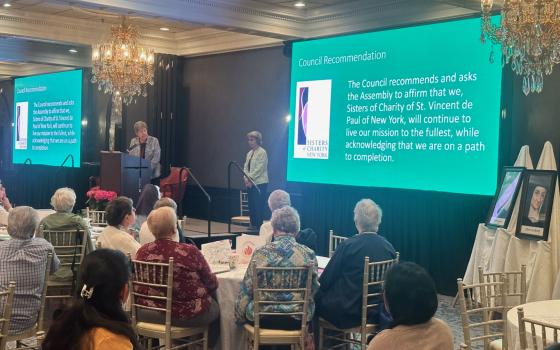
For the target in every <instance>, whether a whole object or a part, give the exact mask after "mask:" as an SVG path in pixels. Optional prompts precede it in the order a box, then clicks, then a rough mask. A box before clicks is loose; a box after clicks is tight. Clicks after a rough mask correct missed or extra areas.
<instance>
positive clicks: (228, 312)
mask: <svg viewBox="0 0 560 350" xmlns="http://www.w3.org/2000/svg"><path fill="white" fill-rule="evenodd" d="M246 270H247V266H238V267H237V268H235V269H233V270H231V271H229V272H224V273H220V274H217V275H216V277H218V290H217V292H216V294H217V298H218V304H219V305H220V339H219V341H218V343H217V344H216V346H214V348H213V350H244V349H246V348H247V337H246V336H245V334H244V331H243V326H242V325H238V324H237V323H235V313H234V308H235V300H236V299H237V295H238V294H239V290H240V289H241V282H242V281H243V277H244V276H245V271H246Z"/></svg>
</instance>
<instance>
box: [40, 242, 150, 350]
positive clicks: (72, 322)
mask: <svg viewBox="0 0 560 350" xmlns="http://www.w3.org/2000/svg"><path fill="white" fill-rule="evenodd" d="M129 277H130V264H129V262H128V259H127V258H126V256H125V255H124V254H123V253H121V252H119V251H116V250H110V249H99V250H96V251H94V252H92V253H91V254H89V255H87V256H86V257H85V258H84V261H83V263H82V265H81V268H80V277H79V284H78V286H79V288H78V291H77V295H76V296H75V298H74V300H73V302H72V304H70V306H69V307H68V308H67V309H65V310H64V311H63V312H62V313H61V314H60V315H59V316H58V317H57V318H56V319H55V321H54V322H53V324H52V325H51V327H50V328H49V332H48V333H47V336H46V338H45V340H44V341H43V345H42V349H43V350H58V349H60V350H102V349H112V350H132V349H140V348H141V347H140V345H139V344H138V340H137V336H136V333H135V332H134V329H133V328H132V326H131V324H130V320H129V318H128V316H127V315H126V313H125V312H124V310H123V307H122V303H123V302H124V301H125V300H126V298H127V297H128V279H129Z"/></svg>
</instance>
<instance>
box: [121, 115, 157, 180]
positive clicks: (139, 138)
mask: <svg viewBox="0 0 560 350" xmlns="http://www.w3.org/2000/svg"><path fill="white" fill-rule="evenodd" d="M134 133H135V134H136V137H134V138H133V139H132V140H130V147H128V154H130V155H132V156H136V157H140V158H144V159H146V160H148V161H150V168H151V169H152V179H157V178H158V177H160V175H161V165H160V164H159V160H160V158H161V148H160V147H159V141H158V139H157V138H155V137H153V136H150V135H148V125H146V123H144V122H143V121H138V122H136V123H134Z"/></svg>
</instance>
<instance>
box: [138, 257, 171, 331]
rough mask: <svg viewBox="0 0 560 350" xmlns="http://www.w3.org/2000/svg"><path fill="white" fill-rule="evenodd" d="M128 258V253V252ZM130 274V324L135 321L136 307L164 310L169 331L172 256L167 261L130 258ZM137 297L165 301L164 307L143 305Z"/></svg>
mask: <svg viewBox="0 0 560 350" xmlns="http://www.w3.org/2000/svg"><path fill="white" fill-rule="evenodd" d="M129 258H130V254H129ZM131 261H132V276H131V278H130V280H129V287H130V288H129V289H130V297H131V301H130V302H131V311H132V324H133V325H135V324H136V322H137V309H145V310H154V311H161V312H165V329H166V332H167V333H169V332H170V331H171V305H172V301H173V258H169V263H168V264H165V263H154V262H145V261H139V260H132V259H131ZM138 298H141V299H144V300H150V301H152V302H157V303H162V302H164V303H165V308H160V307H151V306H145V305H142V304H140V303H139V302H138Z"/></svg>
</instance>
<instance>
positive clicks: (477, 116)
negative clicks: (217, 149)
mask: <svg viewBox="0 0 560 350" xmlns="http://www.w3.org/2000/svg"><path fill="white" fill-rule="evenodd" d="M494 20H496V19H494ZM366 50H368V51H370V52H372V51H386V52H387V59H386V60H378V61H365V62H357V63H344V64H332V65H324V64H323V65H320V66H313V67H299V64H298V61H299V60H300V59H301V58H303V59H311V58H317V57H320V56H324V55H328V56H344V55H350V54H361V53H363V52H364V51H366ZM490 50H491V49H490V45H489V44H486V45H483V44H481V42H480V19H479V18H474V19H464V20H456V21H449V22H442V23H436V24H429V25H422V26H415V27H407V28H401V29H394V30H386V31H380V32H371V33H365V34H356V35H349V36H339V37H333V38H327V39H318V40H310V41H302V42H295V43H294V44H293V50H292V78H291V97H290V114H291V116H292V118H291V121H290V128H289V138H288V170H287V178H288V181H296V182H311V183H324V184H342V185H354V186H373V187H391V188H406V189H420V190H434V191H443V192H454V193H466V194H480V195H493V194H494V192H495V189H496V182H497V175H498V164H497V163H498V144H499V124H500V99H501V77H502V68H501V56H500V54H499V53H500V48H499V47H495V48H494V51H495V62H494V63H490V62H489V55H490ZM469 71H470V72H475V73H477V76H478V79H477V81H476V82H475V83H472V84H457V85H456V86H457V87H460V88H461V89H462V90H463V93H464V98H467V99H469V100H471V101H472V102H473V105H474V108H473V109H471V110H470V111H468V114H470V115H471V116H472V122H471V124H470V125H469V126H470V127H474V128H476V129H478V130H479V131H480V137H478V138H466V139H463V141H462V142H467V143H468V142H470V141H471V140H472V142H473V143H474V142H484V143H485V146H486V150H485V151H484V152H473V153H466V154H465V153H464V152H459V151H457V152H443V151H416V150H414V151H406V152H402V151H397V152H395V153H394V155H395V159H396V160H395V161H394V162H392V163H381V162H372V163H367V162H356V161H346V160H345V159H344V155H345V153H352V152H349V150H347V149H346V148H345V142H346V141H347V140H348V138H347V137H346V136H345V129H346V128H347V127H349V125H348V124H347V123H346V117H347V115H348V114H347V113H346V106H347V104H348V103H349V101H348V100H347V93H348V91H349V89H348V80H349V79H354V80H358V81H361V80H362V79H368V80H376V79H382V78H384V77H388V78H389V79H391V78H405V77H421V76H431V75H432V74H436V75H439V76H441V75H444V74H452V73H454V72H457V73H467V72H469ZM323 79H332V92H331V93H332V97H331V114H330V135H329V137H330V140H329V143H330V146H329V159H328V160H321V159H299V158H294V129H295V124H296V123H297V112H296V110H295V108H296V84H297V82H301V81H313V80H323ZM445 86H448V85H445ZM415 87H417V88H418V86H415ZM388 89H389V88H388ZM393 89H394V88H393ZM407 89H408V87H404V88H402V90H401V91H403V92H405V91H406V90H407ZM376 91H381V90H376ZM418 100H420V101H424V102H425V104H426V105H427V104H428V103H427V101H429V100H433V98H432V99H430V97H427V98H424V99H422V98H420V99H418ZM455 100H457V98H456V97H453V98H451V97H448V98H447V99H446V98H438V99H437V101H438V102H446V101H449V102H452V101H455ZM461 100H462V99H461ZM364 102H367V104H371V102H372V101H359V102H355V104H366V103H364ZM373 102H375V101H373ZM405 102H406V101H405ZM325 103H328V101H326V102H325ZM427 112H428V111H426V113H425V114H426V115H428V114H429V115H434V114H438V113H435V112H431V113H427ZM441 112H445V111H441ZM462 113H464V112H460V113H459V115H460V114H462ZM449 114H452V115H453V114H454V113H452V112H449ZM353 115H354V116H355V115H357V114H353ZM403 115H404V116H405V119H406V118H407V117H408V116H409V115H410V113H409V114H407V112H404V113H403ZM412 115H414V114H412ZM435 126H437V125H430V127H435ZM448 127H449V125H446V126H445V128H448ZM451 128H452V129H453V127H451ZM461 128H462V126H461ZM424 129H425V127H424ZM378 140H381V141H391V142H397V141H400V140H401V137H382V138H377V139H375V141H378ZM439 140H440V141H441V139H439ZM406 141H415V140H414V139H413V138H407V140H406ZM432 141H433V142H436V141H437V140H436V139H431V138H429V137H424V138H423V141H422V142H432ZM455 141H457V140H455ZM364 153H367V150H365V152H364ZM380 153H383V152H380Z"/></svg>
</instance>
